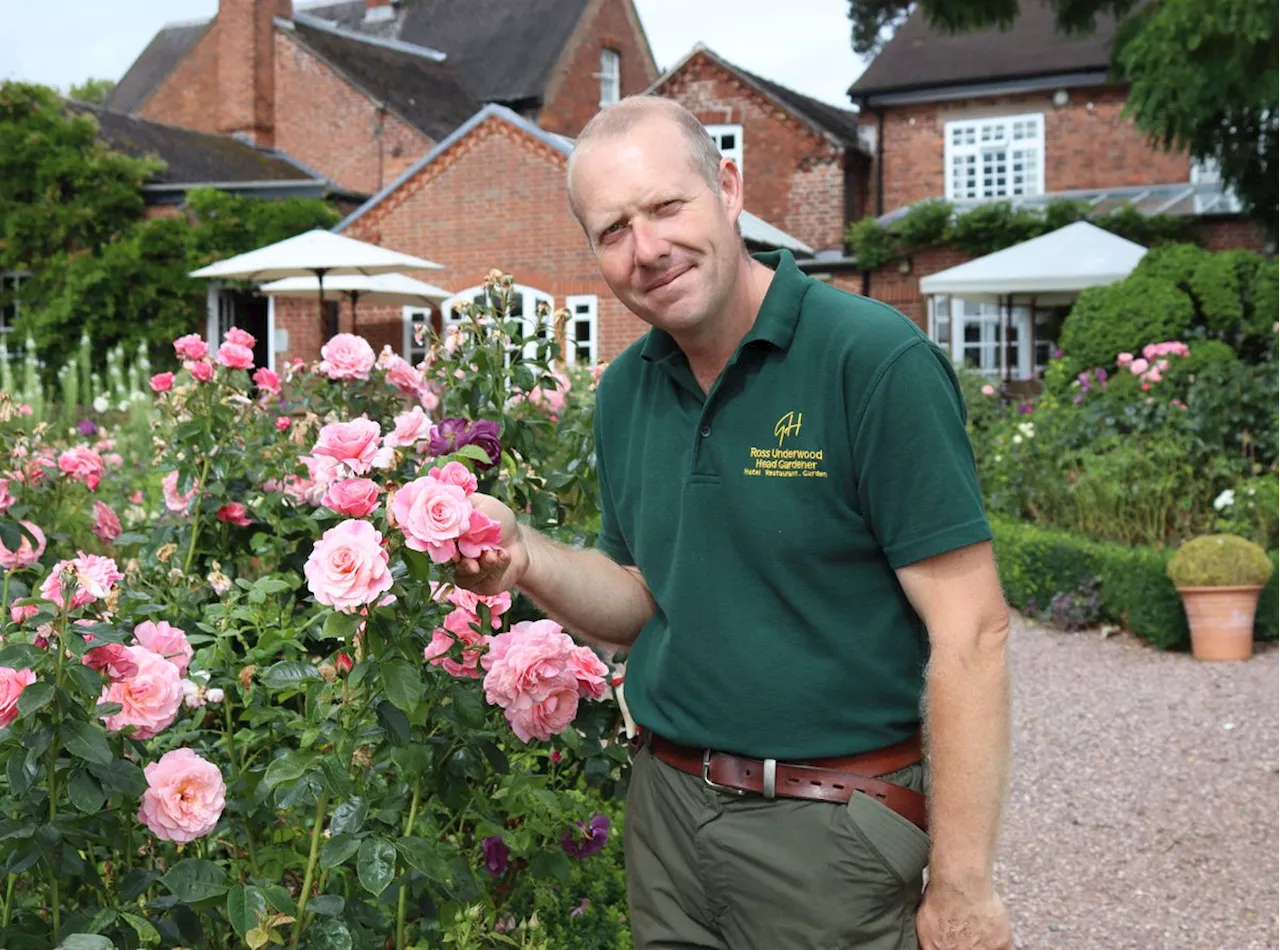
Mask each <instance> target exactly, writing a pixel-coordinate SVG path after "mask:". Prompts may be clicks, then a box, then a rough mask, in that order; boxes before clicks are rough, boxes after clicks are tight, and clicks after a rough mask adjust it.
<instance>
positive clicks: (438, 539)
mask: <svg viewBox="0 0 1280 950" xmlns="http://www.w3.org/2000/svg"><path fill="white" fill-rule="evenodd" d="M391 510H392V514H393V515H394V517H395V522H396V525H397V526H398V527H399V528H400V530H401V531H403V532H404V536H405V543H406V544H407V545H408V546H409V547H410V548H412V549H413V550H414V551H425V552H427V554H428V556H430V558H431V560H433V561H435V562H436V563H437V564H443V563H444V562H446V561H449V560H451V559H452V558H453V555H454V553H455V552H456V551H457V540H458V538H459V537H460V536H461V535H462V534H463V533H464V532H465V531H467V530H468V529H469V528H470V526H471V514H472V508H471V502H469V501H468V500H467V495H466V492H464V491H463V490H462V489H461V488H459V487H458V486H457V485H446V484H445V483H443V482H438V481H436V480H435V479H434V478H430V477H425V478H415V479H414V480H413V481H411V482H409V484H407V485H405V486H404V487H403V488H401V489H400V490H399V491H397V492H396V494H395V498H393V499H392V501H391Z"/></svg>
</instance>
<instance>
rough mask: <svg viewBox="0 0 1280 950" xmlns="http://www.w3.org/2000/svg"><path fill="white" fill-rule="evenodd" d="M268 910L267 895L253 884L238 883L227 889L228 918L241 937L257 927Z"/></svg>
mask: <svg viewBox="0 0 1280 950" xmlns="http://www.w3.org/2000/svg"><path fill="white" fill-rule="evenodd" d="M266 912H267V898H266V895H264V894H263V893H262V891H260V890H258V888H256V887H254V886H253V885H252V884H249V885H244V884H236V885H234V886H232V888H231V890H229V891H227V919H228V920H230V921H231V926H232V927H234V928H235V931H236V933H238V934H239V935H240V936H241V937H243V936H244V935H245V932H246V931H248V930H252V929H253V928H254V927H256V926H257V925H258V919H259V918H260V917H261V916H262V915H263V914H265V913H266Z"/></svg>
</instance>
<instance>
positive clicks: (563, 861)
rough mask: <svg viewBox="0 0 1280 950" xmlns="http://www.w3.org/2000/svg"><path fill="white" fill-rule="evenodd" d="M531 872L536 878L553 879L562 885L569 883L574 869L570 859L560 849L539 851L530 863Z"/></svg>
mask: <svg viewBox="0 0 1280 950" xmlns="http://www.w3.org/2000/svg"><path fill="white" fill-rule="evenodd" d="M529 870H530V872H532V874H533V876H534V877H542V878H552V879H553V880H556V881H559V882H560V883H561V884H568V883H569V873H570V871H572V867H571V865H570V864H569V857H568V855H566V854H565V853H564V852H563V851H561V850H559V849H558V848H557V849H556V850H554V851H539V852H538V853H537V854H535V855H534V856H533V860H532V861H531V862H530V863H529Z"/></svg>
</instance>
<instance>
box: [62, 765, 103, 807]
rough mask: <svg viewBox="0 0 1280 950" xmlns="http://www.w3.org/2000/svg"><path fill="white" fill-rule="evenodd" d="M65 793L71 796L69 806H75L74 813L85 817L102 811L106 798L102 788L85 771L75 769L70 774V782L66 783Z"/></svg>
mask: <svg viewBox="0 0 1280 950" xmlns="http://www.w3.org/2000/svg"><path fill="white" fill-rule="evenodd" d="M67 793H68V794H69V795H70V796H71V804H72V805H74V806H75V808H76V811H78V812H80V813H81V814H85V815H96V814H97V813H98V812H100V811H102V806H103V804H104V803H105V802H106V800H107V796H106V795H104V794H103V792H102V786H101V785H99V784H98V782H97V780H96V779H95V778H94V777H93V776H92V775H90V774H89V773H88V771H87V770H85V769H76V770H75V771H74V772H72V773H71V780H70V781H69V782H68V783H67Z"/></svg>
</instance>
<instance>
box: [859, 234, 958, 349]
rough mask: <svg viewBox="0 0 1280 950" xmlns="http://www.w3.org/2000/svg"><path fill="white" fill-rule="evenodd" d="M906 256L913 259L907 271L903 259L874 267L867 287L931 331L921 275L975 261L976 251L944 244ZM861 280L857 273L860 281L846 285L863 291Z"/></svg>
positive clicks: (878, 297) (883, 301)
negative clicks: (852, 284)
mask: <svg viewBox="0 0 1280 950" xmlns="http://www.w3.org/2000/svg"><path fill="white" fill-rule="evenodd" d="M905 260H906V261H908V262H909V263H910V269H909V270H908V272H907V273H903V272H902V262H900V261H893V262H891V263H888V264H886V265H884V266H883V267H880V268H877V269H876V270H873V271H872V272H871V280H870V285H869V286H868V288H867V296H868V297H870V298H872V299H873V300H879V301H881V302H882V303H887V304H888V305H889V306H891V307H893V308H895V309H897V310H900V311H902V312H903V313H904V314H906V315H907V316H908V317H910V318H911V321H912V322H913V323H915V325H916V326H918V327H919V328H920V329H921V330H925V331H926V332H927V331H928V329H929V313H928V310H927V308H926V306H925V299H924V297H923V296H921V294H920V280H921V278H923V277H928V276H929V275H930V274H936V273H938V271H943V270H946V269H947V268H948V267H955V266H956V265H957V264H963V263H965V262H966V261H971V260H973V255H971V254H966V253H965V252H964V251H961V250H957V249H956V248H954V247H949V246H945V245H944V246H942V247H930V248H926V249H924V250H923V251H916V252H915V253H914V254H912V255H911V256H910V257H909V258H905ZM842 276H845V275H842ZM853 279H854V275H847V276H846V280H848V281H852V280H853ZM861 280H862V278H861V275H857V283H856V285H854V286H847V287H846V289H848V290H852V291H853V292H854V293H862V284H861Z"/></svg>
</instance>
